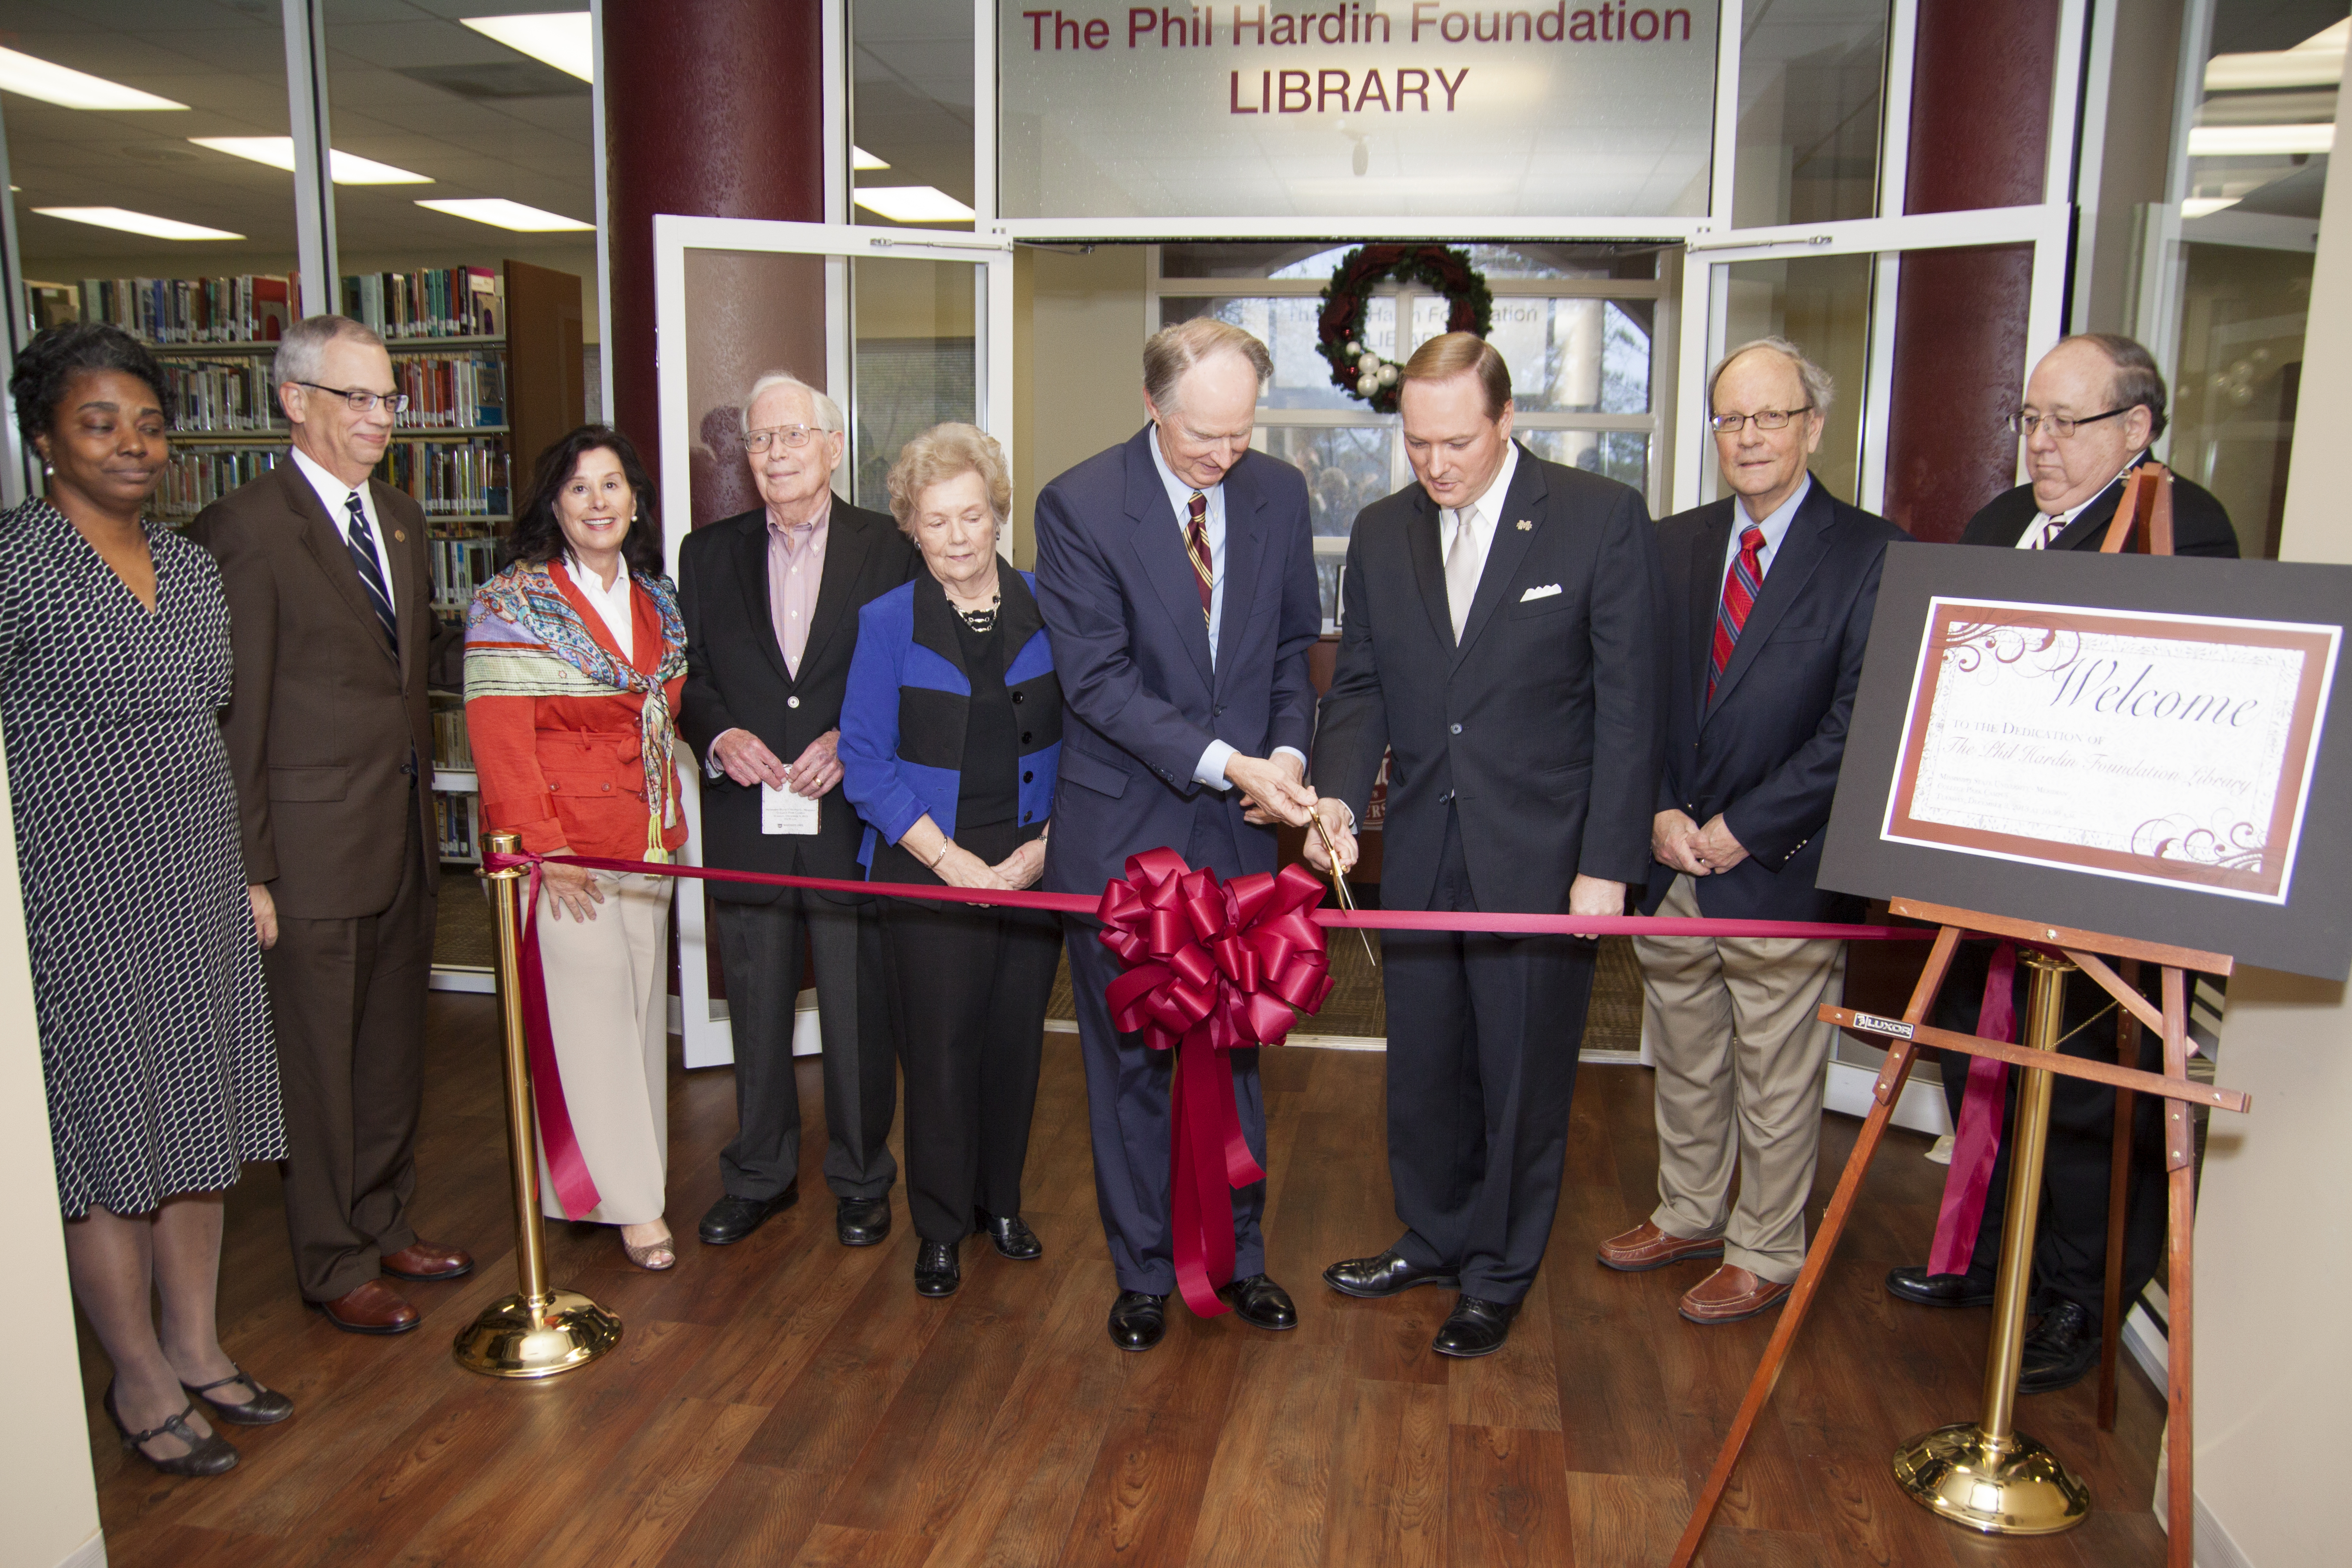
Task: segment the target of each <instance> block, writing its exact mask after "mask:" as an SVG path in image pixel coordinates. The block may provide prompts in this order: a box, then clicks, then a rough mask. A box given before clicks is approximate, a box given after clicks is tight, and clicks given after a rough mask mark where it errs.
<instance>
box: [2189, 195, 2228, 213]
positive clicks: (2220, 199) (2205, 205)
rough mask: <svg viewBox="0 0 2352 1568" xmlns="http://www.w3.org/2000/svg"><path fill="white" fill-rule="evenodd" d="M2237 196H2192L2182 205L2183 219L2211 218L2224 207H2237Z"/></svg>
mask: <svg viewBox="0 0 2352 1568" xmlns="http://www.w3.org/2000/svg"><path fill="white" fill-rule="evenodd" d="M2240 199H2241V198H2239V197H2237V196H2190V197H2189V198H2188V199H2187V200H2186V201H2183V202H2182V203H2181V204H2180V216H2182V217H2211V216H2213V215H2214V214H2215V213H2217V212H2220V211H2221V209H2222V208H2224V207H2233V206H2236V205H2238V203H2239V201H2240Z"/></svg>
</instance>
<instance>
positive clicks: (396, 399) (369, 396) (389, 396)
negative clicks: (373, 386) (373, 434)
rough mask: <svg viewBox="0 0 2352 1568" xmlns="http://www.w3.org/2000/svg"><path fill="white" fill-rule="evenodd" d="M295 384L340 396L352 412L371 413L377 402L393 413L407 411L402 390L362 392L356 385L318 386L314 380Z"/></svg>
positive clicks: (405, 397) (404, 394)
mask: <svg viewBox="0 0 2352 1568" xmlns="http://www.w3.org/2000/svg"><path fill="white" fill-rule="evenodd" d="M295 385H297V386H307V387H309V388H310V390H311V391H313V392H326V393H331V394H333V395H335V396H337V397H340V398H341V399H342V400H343V402H344V403H345V404H346V405H348V406H349V407H350V408H351V411H352V413H354V414H373V413H374V412H375V405H377V404H379V403H381V404H383V405H384V407H386V408H388V409H390V410H391V411H392V412H393V413H394V414H405V413H407V412H408V394H406V393H404V392H362V391H361V390H360V389H359V388H357V387H345V386H320V384H318V383H317V382H315V381H298V382H296V383H295Z"/></svg>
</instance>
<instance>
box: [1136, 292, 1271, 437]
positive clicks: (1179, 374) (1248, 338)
mask: <svg viewBox="0 0 2352 1568" xmlns="http://www.w3.org/2000/svg"><path fill="white" fill-rule="evenodd" d="M1220 353H1235V354H1239V355H1241V356H1242V358H1244V359H1245V360H1247V361H1249V365H1250V368H1251V369H1252V370H1254V371H1255V372H1257V384H1258V385H1259V386H1261V387H1263V386H1265V384H1266V382H1267V380H1268V379H1269V378H1270V377H1271V376H1272V375H1273V374H1274V356H1273V355H1272V354H1271V353H1267V352H1266V347H1265V344H1264V343H1262V342H1258V341H1257V339H1256V338H1255V337H1253V336H1252V335H1251V334H1249V333H1248V332H1245V331H1242V330H1241V329H1240V328H1239V327H1236V326H1234V324H1233V323H1232V322H1231V321H1219V320H1218V319H1217V318H1216V317H1214V316H1195V317H1193V318H1192V320H1191V321H1179V322H1177V323H1176V324H1175V325H1174V326H1172V327H1162V328H1160V330H1159V331H1156V332H1154V333H1152V334H1151V339H1150V342H1146V343H1145V344H1144V345H1143V395H1144V396H1146V397H1149V398H1150V399H1151V405H1152V406H1153V407H1154V408H1157V409H1159V410H1160V413H1162V414H1173V413H1174V412H1176V384H1177V383H1178V382H1180V381H1181V380H1182V379H1183V378H1184V373H1185V372H1186V371H1188V370H1191V369H1192V367H1193V366H1194V365H1196V364H1199V363H1201V362H1202V360H1204V359H1208V358H1211V357H1213V355H1216V354H1220Z"/></svg>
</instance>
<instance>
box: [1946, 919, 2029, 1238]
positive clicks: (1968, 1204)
mask: <svg viewBox="0 0 2352 1568" xmlns="http://www.w3.org/2000/svg"><path fill="white" fill-rule="evenodd" d="M2016 975H2017V944H2016V943H2015V942H2002V943H2001V944H2000V946H1999V947H1996V948H1995V949H1993V954H1992V964H1991V966H1990V968H1989V969H1988V970H1987V971H1986V973H1985V988H1984V1000H1983V1001H1982V1002H1981V1003H1979V1005H1978V1007H1977V1033H1978V1034H1979V1036H1981V1037H1983V1038H1985V1039H1988V1040H2001V1041H2004V1042H2007V1041H2014V1040H2015V1039H2016V1038H2017V991H2016ZM2008 1087H2009V1064H2008V1063H2007V1062H2001V1061H1995V1060H1994V1059H1993V1058H1990V1057H1970V1058H1969V1087H1968V1092H1967V1094H1966V1095H1965V1096H1964V1097H1963V1098H1962V1099H1961V1100H1960V1124H1959V1126H1958V1128H1957V1129H1956V1130H1955V1131H1954V1132H1953V1134H1952V1163H1951V1165H1950V1167H1949V1168H1948V1169H1947V1170H1946V1171H1945V1173H1944V1201H1943V1205H1942V1207H1940V1208H1939V1209H1938V1210H1937V1214H1936V1240H1935V1245H1934V1246H1932V1247H1929V1248H1928V1249H1927V1272H1928V1273H1929V1274H1931V1275H1935V1274H1965V1273H1967V1272H1968V1271H1969V1260H1970V1259H1971V1258H1975V1256H1976V1250H1977V1233H1978V1231H1979V1230H1980V1229H1982V1228H1983V1226H1984V1211H1985V1193H1986V1190H1987V1189H1988V1188H1989V1187H1990V1185H1991V1184H1992V1163H1993V1160H1994V1159H1995V1157H1997V1156H1998V1155H1999V1154H2000V1113H2001V1107H2002V1105H2003V1104H2004V1103H2005V1099H2006V1097H2005V1093H2004V1091H2005V1090H2006V1089H2008Z"/></svg>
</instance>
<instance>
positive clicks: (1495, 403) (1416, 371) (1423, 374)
mask: <svg viewBox="0 0 2352 1568" xmlns="http://www.w3.org/2000/svg"><path fill="white" fill-rule="evenodd" d="M1465 372H1467V373H1470V374H1475V375H1476V376H1477V378H1478V385H1479V388H1480V390H1482V391H1483V392H1485V393H1486V417H1487V418H1489V419H1500V418H1501V417H1502V416H1503V405H1505V404H1506V403H1508V402H1509V401H1510V400H1511V367H1510V366H1509V365H1507V364H1505V363H1503V356H1502V354H1501V353H1500V352H1498V351H1497V350H1496V347H1495V345H1494V344H1492V343H1490V342H1487V341H1486V339H1484V338H1482V337H1480V336H1478V335H1477V334H1476V333H1475V332H1441V333H1439V334H1438V335H1437V336H1436V337H1433V338H1432V339H1430V340H1429V341H1428V342H1425V343H1423V344H1422V345H1421V347H1419V348H1417V349H1415V350H1413V351H1412V358H1411V359H1409V360H1407V361H1405V362H1404V368H1403V369H1402V370H1401V371H1399V372H1398V373H1397V391H1398V393H1399V394H1400V395H1402V393H1403V391H1404V388H1405V384H1407V383H1409V382H1415V381H1452V380H1453V379H1454V377H1455V376H1457V375H1461V374H1464V373H1465Z"/></svg>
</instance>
